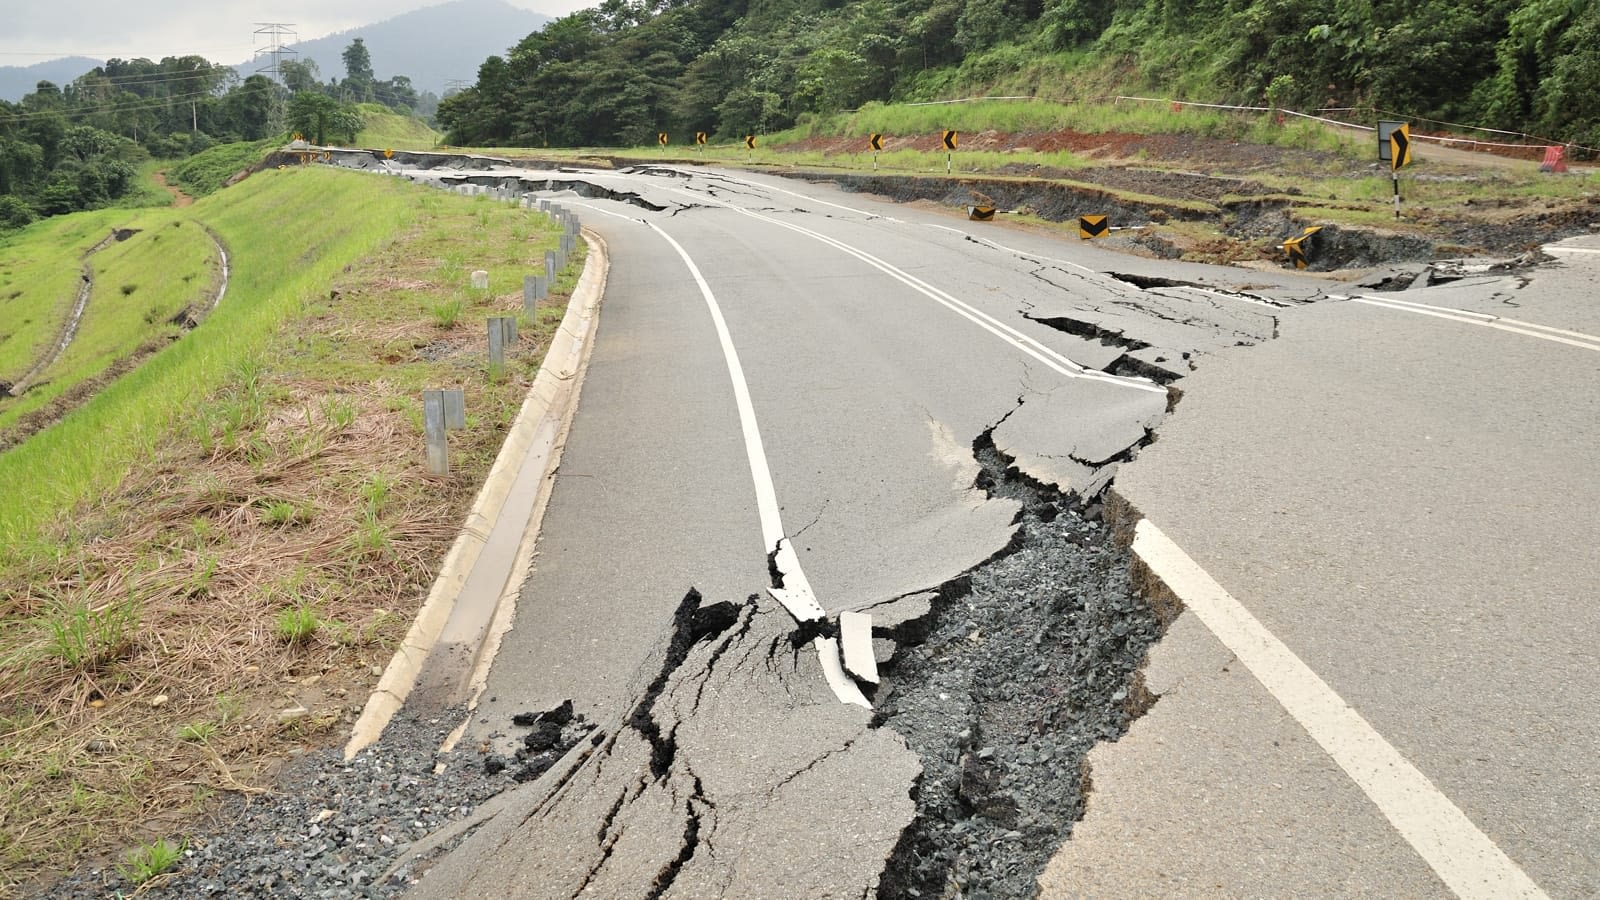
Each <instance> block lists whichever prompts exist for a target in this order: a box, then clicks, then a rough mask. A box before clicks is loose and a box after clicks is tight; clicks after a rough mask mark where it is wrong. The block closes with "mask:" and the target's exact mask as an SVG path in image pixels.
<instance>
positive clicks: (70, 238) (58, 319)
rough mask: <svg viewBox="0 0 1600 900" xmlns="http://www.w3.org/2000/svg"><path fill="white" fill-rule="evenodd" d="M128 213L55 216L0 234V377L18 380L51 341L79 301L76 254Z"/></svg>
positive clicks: (84, 249)
mask: <svg viewBox="0 0 1600 900" xmlns="http://www.w3.org/2000/svg"><path fill="white" fill-rule="evenodd" d="M126 217H127V214H126V213H122V212H115V211H110V210H100V211H97V212H89V213H75V214H73V215H70V216H57V217H55V218H51V219H45V220H43V221H40V222H35V223H34V224H32V225H30V226H28V227H27V228H24V229H22V230H21V231H18V232H15V233H13V234H11V235H9V236H8V237H6V238H5V239H3V240H0V380H5V381H14V380H16V379H17V378H18V377H20V376H21V375H22V374H23V373H25V372H26V371H27V370H28V369H29V368H30V367H32V365H33V364H34V362H35V361H36V360H37V359H39V357H40V355H41V354H42V353H44V352H45V351H46V349H48V348H49V346H50V344H51V343H52V342H54V341H55V339H56V336H57V334H58V333H59V332H60V330H61V326H62V324H63V323H64V322H65V321H66V319H67V316H68V315H70V314H71V312H72V306H73V304H74V303H75V302H76V301H77V297H78V284H79V277H80V273H81V271H82V270H81V266H82V262H81V260H80V257H82V255H83V254H84V253H85V252H86V251H88V250H89V248H90V247H93V246H94V245H95V244H96V243H98V242H99V241H100V240H101V239H102V238H104V237H105V236H106V234H107V233H108V232H110V230H111V228H112V227H113V223H114V222H118V221H121V220H122V219H125V218H126Z"/></svg>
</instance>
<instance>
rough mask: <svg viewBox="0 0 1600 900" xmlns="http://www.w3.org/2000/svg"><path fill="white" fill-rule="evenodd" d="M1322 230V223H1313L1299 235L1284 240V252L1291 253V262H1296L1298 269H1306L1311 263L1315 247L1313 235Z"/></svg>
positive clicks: (1295, 265)
mask: <svg viewBox="0 0 1600 900" xmlns="http://www.w3.org/2000/svg"><path fill="white" fill-rule="evenodd" d="M1321 230H1322V226H1321V225H1313V226H1311V227H1309V228H1307V229H1306V230H1305V231H1303V232H1301V234H1300V236H1299V237H1292V238H1289V239H1288V240H1286V241H1284V242H1283V249H1284V252H1285V253H1288V254H1289V262H1291V263H1294V267H1295V268H1296V269H1304V268H1305V267H1307V266H1309V265H1311V254H1312V251H1313V249H1314V243H1313V241H1312V240H1311V236H1312V235H1314V234H1316V233H1317V232H1319V231H1321Z"/></svg>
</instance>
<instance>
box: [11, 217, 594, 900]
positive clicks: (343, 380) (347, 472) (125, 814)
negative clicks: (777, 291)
mask: <svg viewBox="0 0 1600 900" xmlns="http://www.w3.org/2000/svg"><path fill="white" fill-rule="evenodd" d="M425 203H426V205H428V206H429V207H430V208H431V211H432V213H433V215H431V216H430V217H428V218H426V219H425V220H424V221H423V222H422V223H421V224H419V225H418V226H417V227H416V228H415V229H413V230H412V231H411V232H410V233H408V234H406V235H403V236H399V237H398V238H397V240H396V241H395V242H394V243H393V244H392V245H391V246H389V247H388V248H386V249H385V250H384V251H382V252H381V253H380V254H378V255H376V256H375V257H373V258H371V259H369V260H367V261H366V262H365V264H363V265H361V266H358V267H356V268H355V269H353V270H352V271H350V272H348V273H347V274H346V275H345V276H344V277H343V279H342V280H341V282H340V283H339V284H337V285H333V286H331V287H332V290H330V292H329V295H328V298H327V300H326V301H325V302H319V303H316V304H313V305H311V306H310V307H309V308H308V309H307V310H306V315H305V316H304V318H302V319H301V320H299V321H298V322H295V323H293V324H292V325H291V327H289V328H286V329H284V330H283V331H282V332H281V333H280V335H279V337H278V346H276V347H273V348H264V349H265V350H266V351H267V352H265V353H263V355H262V357H261V358H262V359H266V360H271V361H272V362H271V364H270V365H265V364H261V363H259V362H257V363H254V364H249V365H245V366H242V367H241V370H240V375H239V377H238V378H236V379H235V381H234V383H233V384H231V385H230V386H229V387H228V388H227V389H226V390H225V391H224V392H222V394H221V395H219V396H218V397H216V398H213V402H211V403H210V404H209V406H210V407H211V408H212V409H213V410H214V414H213V415H212V416H210V417H209V418H208V419H207V420H206V421H201V422H195V423H190V424H189V426H188V427H187V428H186V429H185V430H184V431H183V432H182V433H178V434H173V435H170V436H169V438H168V439H167V440H166V441H164V442H163V443H162V444H161V445H160V446H157V447H154V448H152V449H151V451H150V455H149V459H148V461H147V463H146V464H145V465H144V466H143V467H141V468H139V469H138V470H137V471H136V472H134V473H133V474H132V475H131V476H130V477H129V478H128V479H126V480H125V482H124V483H123V485H122V488H121V489H120V490H119V491H118V492H117V493H116V494H115V495H114V496H106V497H102V498H100V499H99V500H98V502H96V503H94V504H92V505H90V506H88V507H86V508H82V509H78V510H74V511H72V512H71V513H70V514H66V515H63V516H62V517H61V519H60V520H59V521H58V522H57V524H56V526H55V528H54V530H53V534H52V538H53V545H54V547H55V550H54V551H53V552H39V553H36V554H35V555H34V556H33V557H32V558H30V559H13V560H11V561H9V562H7V564H6V565H5V567H4V568H3V569H0V611H3V615H4V623H3V624H4V628H3V629H0V895H3V894H7V893H12V892H15V891H18V890H22V889H24V888H22V887H20V886H21V885H24V884H31V885H33V887H34V888H35V889H41V890H42V888H40V887H39V886H40V885H42V884H44V883H45V880H47V879H48V878H49V877H50V876H51V875H52V874H53V873H58V872H61V871H64V870H66V869H68V868H70V867H71V866H73V865H74V864H76V863H77V862H78V861H79V860H81V859H83V858H84V857H86V856H89V855H101V856H109V855H110V854H113V853H115V852H117V851H118V850H119V849H120V848H123V847H126V846H128V845H129V844H131V843H133V842H135V841H143V840H146V839H148V838H149V837H154V836H167V835H171V834H173V833H176V832H181V831H182V830H183V828H184V825H185V823H186V822H188V821H191V820H192V818H193V817H194V816H195V815H197V814H200V813H203V812H204V811H206V810H207V809H210V808H214V807H213V804H211V802H210V801H211V798H213V797H215V796H216V795H219V794H222V793H226V792H245V793H259V792H261V791H263V790H266V789H267V787H268V785H270V779H271V775H272V773H273V771H274V770H275V766H276V764H277V763H278V762H280V761H281V760H282V759H284V758H285V757H286V756H287V755H288V754H290V753H293V752H297V751H299V750H301V749H303V748H306V747H308V746H317V745H322V744H326V743H331V742H333V741H336V740H338V739H339V738H340V737H341V736H342V733H343V729H342V727H341V726H342V725H344V724H346V723H348V722H349V721H352V720H353V718H354V716H355V714H356V713H357V712H359V709H360V706H361V704H362V703H364V702H365V700H366V697H367V694H368V692H369V690H370V689H371V687H372V686H373V685H374V684H375V683H376V681H377V673H378V672H379V670H380V668H381V667H382V666H383V665H385V664H386V663H387V661H388V657H389V655H390V654H391V653H392V650H393V647H394V645H395V643H396V642H397V641H398V640H399V639H400V638H401V637H402V636H403V635H404V633H405V630H406V628H407V627H408V625H409V622H410V619H411V616H412V615H413V614H414V612H415V610H416V609H417V607H418V606H419V605H420V603H421V601H422V599H423V598H424V597H425V595H426V593H427V590H428V587H429V585H430V584H431V582H432V579H433V576H434V573H435V571H436V569H437V566H438V564H439V562H440V560H441V559H442V558H443V556H444V554H445V552H446V550H447V549H448V547H449V545H450V543H451V542H452V541H453V540H454V539H455V536H456V531H457V527H458V524H459V522H460V521H461V520H462V518H463V517H464V515H465V512H466V509H467V507H468V505H469V504H470V502H471V500H472V498H473V496H474V495H475V493H476V490H477V487H478V485H479V484H481V482H482V479H483V476H484V475H485V473H486V472H487V469H488V465H489V464H490V462H491V461H492V459H493V456H494V454H495V452H496V451H497V450H498V447H499V444H500V442H501V441H502V440H503V438H504V434H505V428H506V426H507V425H508V424H509V423H510V421H511V419H512V417H513V415H514V412H515V410H516V408H517V407H518V405H519V404H520V403H521V400H522V396H523V393H524V392H525V390H526V386H527V384H528V382H529V380H530V379H531V375H532V373H533V371H535V370H536V368H537V364H538V361H539V359H541V358H542V356H543V352H544V348H545V346H546V345H547V343H548V340H549V338H550V336H551V335H552V334H553V332H554V329H555V326H556V324H557V322H558V320H559V311H558V310H550V311H548V312H546V313H544V314H542V315H541V316H540V317H539V319H538V321H537V322H525V323H524V324H523V328H522V332H523V334H522V340H521V342H520V344H519V346H518V347H517V348H515V353H514V354H512V355H511V356H510V357H509V358H508V362H509V364H510V365H509V367H508V371H507V373H506V374H505V375H504V376H503V377H499V378H489V377H486V375H485V367H486V362H487V360H486V358H485V356H486V353H485V348H484V347H483V343H484V342H483V335H482V334H481V331H482V316H484V315H488V314H490V312H491V311H496V312H498V311H503V310H506V309H514V308H518V307H519V306H520V295H513V294H510V293H506V294H502V295H500V296H495V297H483V298H477V299H473V298H470V297H469V298H468V301H469V303H468V307H469V312H470V314H469V315H464V316H463V317H462V320H461V322H460V323H458V324H457V325H456V326H455V327H454V328H451V329H448V330H445V329H441V328H439V327H438V326H437V325H436V324H434V323H433V322H432V321H431V320H430V319H429V318H428V317H427V315H426V313H425V308H426V304H427V303H429V302H436V301H437V300H438V299H442V298H445V297H461V296H464V292H462V291H460V290H458V289H455V288H452V287H450V286H448V285H443V284H441V283H440V282H441V281H443V280H447V279H441V278H440V277H438V274H437V272H436V271H435V269H436V268H437V265H436V263H435V261H434V259H433V257H434V255H435V253H436V251H437V249H438V247H439V246H442V245H447V246H460V245H461V243H466V242H468V241H467V240H464V239H467V238H469V239H470V243H471V244H472V245H473V246H475V247H479V248H484V249H482V250H481V252H483V253H485V254H487V255H489V256H490V257H493V258H485V259H484V260H481V261H480V260H477V259H476V258H474V259H472V260H468V262H469V263H471V264H473V265H474V266H478V265H480V264H481V265H482V266H483V267H488V266H489V265H491V264H493V265H497V266H505V265H508V264H510V263H511V262H512V261H514V260H516V259H519V258H525V259H526V260H527V261H528V266H529V267H530V268H531V267H532V266H534V265H535V263H534V261H536V260H542V257H543V251H544V249H545V248H546V247H547V246H548V245H549V243H547V242H545V241H544V240H543V238H544V232H542V231H540V230H537V229H536V230H534V231H533V233H532V237H527V234H528V224H527V214H522V213H520V212H517V211H512V210H507V209H499V208H496V212H495V213H494V224H493V225H491V226H490V227H489V228H487V229H485V228H484V227H483V226H482V224H481V222H482V219H481V210H482V206H481V205H475V204H470V203H468V202H466V201H459V202H458V201H454V200H450V201H446V202H440V201H439V199H434V198H429V201H425ZM519 227H520V231H521V233H522V234H523V235H524V237H522V238H517V237H514V236H513V233H514V232H515V231H517V229H518V228H519ZM486 231H487V232H489V233H487V234H486V233H485V232H486ZM456 265H457V267H459V262H458V263H457V264H456ZM517 278H518V279H519V280H520V275H518V276H517ZM563 301H564V298H558V300H557V301H555V302H557V303H559V302H563ZM424 385H427V386H453V387H462V388H463V389H464V390H466V392H467V399H468V409H469V412H470V413H471V418H470V421H469V428H468V430H467V431H466V432H465V433H456V434H454V435H452V465H453V472H452V474H451V475H449V476H446V477H435V476H430V475H428V474H426V472H425V469H424V467H423V459H424V456H423V450H422V438H421V426H420V421H421V420H420V410H419V404H418V397H417V391H418V390H419V389H420V387H421V386H424ZM292 609H309V610H310V611H311V613H312V615H313V616H314V618H315V620H316V621H317V622H318V623H319V627H317V628H316V630H315V631H314V632H313V633H310V634H309V635H306V636H305V637H304V639H302V640H289V639H288V638H287V637H286V635H285V634H284V633H283V632H282V629H281V627H280V625H279V623H278V617H279V616H280V614H282V613H283V611H284V610H292ZM74 626H76V627H74ZM52 629H54V630H52ZM301 710H303V712H301Z"/></svg>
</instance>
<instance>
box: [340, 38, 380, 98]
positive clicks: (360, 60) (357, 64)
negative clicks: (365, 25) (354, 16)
mask: <svg viewBox="0 0 1600 900" xmlns="http://www.w3.org/2000/svg"><path fill="white" fill-rule="evenodd" d="M340 56H341V57H342V58H343V59H344V95H345V98H346V99H348V100H352V101H354V102H357V103H366V102H370V101H371V100H372V87H373V83H374V82H376V81H377V76H375V75H373V74H372V54H371V53H369V52H368V51H367V44H366V42H365V41H363V40H362V39H361V38H356V39H355V40H353V41H351V42H350V46H348V47H346V48H344V53H342V54H340Z"/></svg>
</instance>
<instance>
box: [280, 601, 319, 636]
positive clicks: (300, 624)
mask: <svg viewBox="0 0 1600 900" xmlns="http://www.w3.org/2000/svg"><path fill="white" fill-rule="evenodd" d="M321 627H322V620H321V619H319V618H318V617H317V611H316V609H315V608H313V607H312V606H311V605H310V604H308V603H304V602H301V603H298V604H296V605H294V606H291V607H289V608H288V609H285V610H283V611H282V612H280V613H278V619H277V622H276V623H275V625H274V629H273V630H274V631H275V632H276V633H277V635H278V638H279V639H280V640H282V641H284V642H286V643H290V644H300V643H304V642H306V641H309V640H311V638H313V637H315V636H316V633H317V629H319V628H321Z"/></svg>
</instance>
